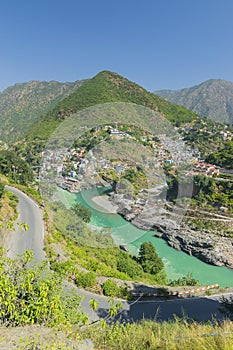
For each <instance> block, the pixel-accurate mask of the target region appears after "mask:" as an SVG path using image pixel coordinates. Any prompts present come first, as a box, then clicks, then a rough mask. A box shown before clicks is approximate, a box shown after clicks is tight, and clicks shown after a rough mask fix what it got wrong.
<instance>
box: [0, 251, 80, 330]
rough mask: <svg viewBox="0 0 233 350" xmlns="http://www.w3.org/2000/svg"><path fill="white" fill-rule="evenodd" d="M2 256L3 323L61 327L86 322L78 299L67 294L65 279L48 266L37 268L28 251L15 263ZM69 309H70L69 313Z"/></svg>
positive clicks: (0, 319) (0, 293) (0, 298)
mask: <svg viewBox="0 0 233 350" xmlns="http://www.w3.org/2000/svg"><path fill="white" fill-rule="evenodd" d="M3 254H4V252H3V251H2V252H1V255H0V323H1V324H3V325H7V326H21V325H25V324H34V323H37V324H44V325H50V326H55V325H61V324H67V325H68V324H69V325H70V324H77V323H79V322H84V321H85V317H84V315H83V314H81V313H80V312H78V308H79V301H80V300H79V298H78V296H77V295H73V294H69V293H64V292H63V287H62V279H61V278H59V276H58V275H57V274H56V273H54V272H51V271H49V270H48V268H47V266H46V264H45V263H41V264H38V265H35V267H34V266H33V264H32V263H31V264H30V267H28V263H29V262H31V260H32V258H33V254H32V252H31V251H26V252H25V253H24V254H23V255H22V256H20V257H19V258H17V259H15V260H11V259H10V258H4V257H3ZM67 306H69V311H67V310H68V308H67Z"/></svg>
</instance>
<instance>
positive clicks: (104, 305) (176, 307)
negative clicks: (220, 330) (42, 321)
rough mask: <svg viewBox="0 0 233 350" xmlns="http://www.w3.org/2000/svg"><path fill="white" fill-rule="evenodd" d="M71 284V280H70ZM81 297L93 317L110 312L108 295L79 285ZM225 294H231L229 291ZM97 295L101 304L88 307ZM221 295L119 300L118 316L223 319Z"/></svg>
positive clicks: (123, 318) (131, 319) (128, 318)
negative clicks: (95, 306) (96, 306)
mask: <svg viewBox="0 0 233 350" xmlns="http://www.w3.org/2000/svg"><path fill="white" fill-rule="evenodd" d="M70 286H71V284H70ZM76 291H77V293H78V294H79V295H80V296H81V297H82V301H81V308H82V310H83V311H84V312H85V313H86V314H87V315H88V317H89V319H90V320H92V321H97V320H98V319H99V318H104V317H107V315H108V309H109V304H108V299H107V298H106V297H103V296H100V295H94V294H92V293H89V292H87V291H84V290H81V289H77V288H76ZM225 295H226V296H229V295H231V294H230V293H226V294H225ZM91 299H95V300H96V301H97V302H98V304H99V308H98V310H97V311H96V312H95V311H93V310H92V309H91V308H90V307H89V301H90V300H91ZM219 299H220V296H217V295H216V296H210V297H200V298H187V299H183V298H180V299H173V300H160V301H159V300H144V301H142V300H139V301H137V302H132V301H129V302H128V301H124V300H119V301H121V303H122V310H121V311H120V312H119V314H118V315H117V317H116V320H119V321H121V322H124V321H126V322H137V321H140V320H142V319H151V320H157V321H168V320H172V319H174V318H175V316H178V317H184V316H185V317H187V318H189V319H194V320H196V321H198V322H204V321H209V320H210V321H211V320H213V319H217V320H219V321H220V320H223V319H224V318H225V316H224V314H223V313H222V312H221V311H220V307H221V305H220V303H219Z"/></svg>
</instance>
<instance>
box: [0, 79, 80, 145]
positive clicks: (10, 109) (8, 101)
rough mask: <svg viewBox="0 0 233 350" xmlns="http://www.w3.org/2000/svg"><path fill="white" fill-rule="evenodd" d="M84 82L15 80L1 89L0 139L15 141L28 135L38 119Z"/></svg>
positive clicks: (8, 141) (9, 141)
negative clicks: (7, 86)
mask: <svg viewBox="0 0 233 350" xmlns="http://www.w3.org/2000/svg"><path fill="white" fill-rule="evenodd" d="M80 84H81V82H80V81H77V82H74V83H59V82H56V81H50V82H44V81H43V82H40V81H30V82H28V83H20V84H15V85H14V86H10V87H9V88H7V89H6V90H4V91H3V92H1V93H0V125H1V128H0V139H2V140H4V141H6V142H7V143H12V142H14V141H16V140H18V139H20V138H22V137H24V136H25V134H26V132H27V131H28V130H29V129H30V128H31V127H32V125H33V124H34V123H35V122H36V121H37V119H38V118H39V117H40V116H41V115H42V114H44V113H46V112H47V111H49V110H50V109H52V108H53V107H54V106H55V105H56V104H57V103H58V102H59V101H60V100H62V99H63V98H65V97H66V96H68V95H69V94H70V93H71V92H73V90H74V89H76V88H77V87H78V86H79V85H80Z"/></svg>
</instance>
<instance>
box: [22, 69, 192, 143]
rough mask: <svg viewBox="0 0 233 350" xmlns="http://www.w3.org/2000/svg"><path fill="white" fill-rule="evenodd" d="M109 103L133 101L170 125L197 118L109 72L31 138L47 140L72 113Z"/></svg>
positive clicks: (48, 118) (38, 126)
mask: <svg viewBox="0 0 233 350" xmlns="http://www.w3.org/2000/svg"><path fill="white" fill-rule="evenodd" d="M107 102H132V103H136V104H138V105H143V106H145V107H149V108H151V109H152V110H155V111H159V112H161V113H163V114H164V115H165V116H166V117H167V118H168V119H169V120H170V121H171V122H174V123H181V122H186V121H191V120H192V119H193V118H197V117H198V116H197V115H196V114H195V113H193V112H190V111H189V110H187V109H186V108H184V107H181V106H176V105H173V104H171V103H170V102H167V101H166V100H164V99H163V98H161V97H159V96H156V95H154V94H153V93H150V92H148V91H146V90H145V89H144V88H142V87H141V86H139V85H137V84H135V83H133V82H131V81H129V80H127V79H126V78H124V77H122V76H120V75H118V74H116V73H113V72H109V71H103V72H100V73H99V74H97V75H96V76H95V77H94V78H92V79H90V80H87V81H86V82H85V83H84V84H82V86H81V87H80V88H78V89H76V90H75V91H74V92H73V93H72V94H70V95H69V96H68V97H67V98H65V99H63V100H62V101H60V102H59V103H58V104H57V105H56V106H55V107H54V109H53V110H51V111H49V112H48V113H46V114H45V115H44V116H43V117H42V118H40V119H39V120H38V122H37V123H36V124H35V125H34V126H33V127H32V129H31V130H30V132H29V133H28V136H27V138H28V139H42V140H44V139H46V138H48V137H49V135H50V134H51V133H52V132H53V131H54V130H55V128H56V127H57V126H58V125H59V123H60V122H61V121H62V120H64V119H66V118H67V117H69V116H70V115H71V114H73V113H75V112H77V111H80V110H83V109H85V108H88V107H90V106H94V105H96V104H101V103H107Z"/></svg>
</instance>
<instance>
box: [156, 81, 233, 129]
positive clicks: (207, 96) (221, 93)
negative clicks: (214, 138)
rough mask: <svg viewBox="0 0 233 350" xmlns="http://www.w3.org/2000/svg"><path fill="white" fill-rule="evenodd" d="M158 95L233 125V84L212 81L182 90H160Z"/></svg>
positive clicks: (202, 114) (205, 115)
mask: <svg viewBox="0 0 233 350" xmlns="http://www.w3.org/2000/svg"><path fill="white" fill-rule="evenodd" d="M155 93H156V94H158V95H159V96H161V97H163V98H165V99H166V100H167V101H169V102H171V103H176V104H178V105H181V106H184V107H186V108H188V109H190V110H191V111H194V112H196V113H198V114H199V115H201V116H204V117H208V118H209V119H212V120H214V121H217V122H225V123H231V124H232V123H233V83H232V82H229V81H226V80H222V79H211V80H207V81H205V82H203V83H202V84H200V85H196V86H193V87H190V88H186V89H182V90H159V91H155Z"/></svg>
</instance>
